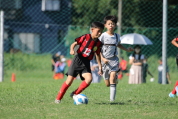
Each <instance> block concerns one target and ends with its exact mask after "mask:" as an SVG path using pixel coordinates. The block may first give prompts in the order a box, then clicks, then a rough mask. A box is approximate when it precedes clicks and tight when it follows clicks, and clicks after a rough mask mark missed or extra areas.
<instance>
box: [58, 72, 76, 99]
mask: <svg viewBox="0 0 178 119" xmlns="http://www.w3.org/2000/svg"><path fill="white" fill-rule="evenodd" d="M73 80H74V77H73V76H70V75H68V77H67V79H66V81H65V82H64V83H63V84H62V86H61V88H60V90H59V92H58V94H57V97H56V100H57V101H58V100H59V102H60V100H61V99H62V98H63V96H64V94H65V93H66V91H67V89H68V88H69V86H70V85H71V84H72V82H73ZM55 102H56V101H55Z"/></svg>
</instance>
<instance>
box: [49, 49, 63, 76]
mask: <svg viewBox="0 0 178 119" xmlns="http://www.w3.org/2000/svg"><path fill="white" fill-rule="evenodd" d="M60 55H61V52H60V51H58V52H57V53H55V54H54V55H52V58H51V63H52V65H51V67H52V71H53V77H54V75H55V64H56V62H57V61H58V60H59V58H60Z"/></svg>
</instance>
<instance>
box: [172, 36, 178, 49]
mask: <svg viewBox="0 0 178 119" xmlns="http://www.w3.org/2000/svg"><path fill="white" fill-rule="evenodd" d="M171 43H172V44H173V45H174V46H176V47H178V43H177V42H176V38H174V39H173V40H172V41H171Z"/></svg>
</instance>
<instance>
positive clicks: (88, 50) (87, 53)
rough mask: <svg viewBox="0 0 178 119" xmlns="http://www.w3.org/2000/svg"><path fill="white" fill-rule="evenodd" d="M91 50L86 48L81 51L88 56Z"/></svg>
mask: <svg viewBox="0 0 178 119" xmlns="http://www.w3.org/2000/svg"><path fill="white" fill-rule="evenodd" d="M90 52H91V49H89V48H86V49H85V51H84V52H83V54H85V55H86V56H89V55H90Z"/></svg>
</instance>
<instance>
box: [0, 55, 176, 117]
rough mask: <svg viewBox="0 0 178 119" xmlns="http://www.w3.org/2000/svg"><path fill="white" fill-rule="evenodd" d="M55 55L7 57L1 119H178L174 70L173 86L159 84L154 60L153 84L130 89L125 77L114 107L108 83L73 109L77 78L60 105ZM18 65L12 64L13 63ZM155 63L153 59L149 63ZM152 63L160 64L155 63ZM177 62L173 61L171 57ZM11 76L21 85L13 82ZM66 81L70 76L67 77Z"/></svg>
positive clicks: (1, 86)
mask: <svg viewBox="0 0 178 119" xmlns="http://www.w3.org/2000/svg"><path fill="white" fill-rule="evenodd" d="M50 58H51V55H47V56H46V55H41V56H33V55H31V56H29V55H24V54H19V55H14V56H13V55H9V54H5V71H4V82H2V83H0V119H176V118H177V117H178V107H177V106H178V97H177V98H169V97H168V94H169V93H170V91H171V90H172V89H173V86H174V83H175V81H176V80H178V79H177V76H178V75H177V71H176V70H174V69H173V68H170V76H171V80H172V84H169V85H160V84H158V83H157V73H158V72H157V71H156V67H157V65H158V64H157V62H153V63H152V66H151V68H150V69H152V67H154V68H155V70H154V71H152V73H153V75H154V76H155V81H154V82H149V79H150V77H149V76H148V77H147V79H148V81H147V83H146V84H140V85H129V84H128V77H124V78H123V79H122V80H121V81H119V84H118V86H117V97H116V101H115V102H114V103H110V102H109V101H108V100H109V88H108V87H106V86H105V84H104V82H103V80H102V81H101V83H98V84H91V85H90V86H89V87H88V88H87V89H86V90H85V91H84V92H83V93H84V94H86V95H87V96H88V98H89V104H88V105H78V106H76V105H74V104H73V100H72V99H71V98H70V97H69V94H70V93H71V92H72V91H73V90H75V89H76V88H77V87H78V85H79V84H80V83H81V81H80V80H75V81H74V83H73V84H72V86H71V87H70V88H69V89H68V90H67V92H66V95H65V96H64V98H63V100H62V102H61V103H60V104H55V103H54V100H55V97H56V95H57V93H58V90H59V88H60V86H61V84H62V83H63V82H64V80H65V79H63V80H54V79H52V72H51V71H50V70H51V64H50V63H49V62H50ZM12 61H13V62H12ZM149 61H151V59H150V60H149ZM153 61H157V60H155V59H153ZM168 63H169V64H171V63H172V64H173V58H172V59H169V62H168ZM12 73H15V74H16V82H11V75H12ZM65 78H66V77H65Z"/></svg>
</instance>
